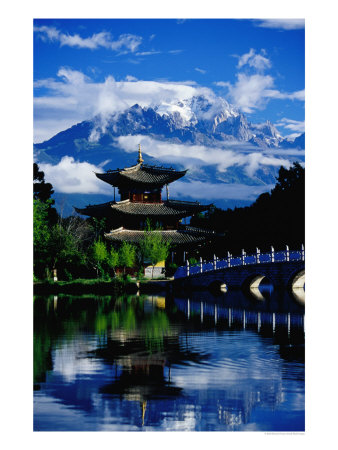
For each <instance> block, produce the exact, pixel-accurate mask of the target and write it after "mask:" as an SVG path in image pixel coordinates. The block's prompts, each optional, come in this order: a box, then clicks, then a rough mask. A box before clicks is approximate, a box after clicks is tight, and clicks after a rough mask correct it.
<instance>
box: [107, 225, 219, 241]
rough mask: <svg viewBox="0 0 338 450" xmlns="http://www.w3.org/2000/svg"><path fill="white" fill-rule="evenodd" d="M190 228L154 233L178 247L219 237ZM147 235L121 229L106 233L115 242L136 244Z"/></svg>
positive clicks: (142, 232) (137, 231) (141, 232)
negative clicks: (178, 245)
mask: <svg viewBox="0 0 338 450" xmlns="http://www.w3.org/2000/svg"><path fill="white" fill-rule="evenodd" d="M190 228H191V229H190V230H189V229H182V230H156V231H152V233H160V234H161V236H162V239H163V240H164V241H165V242H170V243H171V244H176V245H177V244H196V243H202V242H205V241H209V240H210V239H213V238H214V237H216V236H217V234H216V233H214V232H210V231H206V230H197V229H195V230H193V229H192V227H190ZM145 233H146V231H140V230H127V229H125V228H123V227H121V228H117V229H116V230H111V231H110V233H106V234H105V237H106V238H107V239H110V240H112V241H115V242H123V241H127V242H132V243H134V244H136V243H138V242H140V241H142V240H143V239H144V236H145Z"/></svg>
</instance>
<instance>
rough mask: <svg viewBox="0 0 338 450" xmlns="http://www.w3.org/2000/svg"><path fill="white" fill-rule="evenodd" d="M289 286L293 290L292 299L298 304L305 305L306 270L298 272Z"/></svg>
mask: <svg viewBox="0 0 338 450" xmlns="http://www.w3.org/2000/svg"><path fill="white" fill-rule="evenodd" d="M289 286H290V288H291V294H292V297H293V298H294V299H295V300H296V302H298V303H301V304H303V305H304V304H305V270H304V269H303V270H300V271H299V272H296V273H295V274H294V275H293V276H292V277H291V279H290V282H289Z"/></svg>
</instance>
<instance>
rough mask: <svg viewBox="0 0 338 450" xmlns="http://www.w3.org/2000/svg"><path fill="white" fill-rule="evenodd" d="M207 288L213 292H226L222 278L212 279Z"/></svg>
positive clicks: (226, 288)
mask: <svg viewBox="0 0 338 450" xmlns="http://www.w3.org/2000/svg"><path fill="white" fill-rule="evenodd" d="M208 287H209V290H210V291H211V292H213V293H215V292H218V293H219V292H227V290H228V287H227V285H226V283H225V282H224V281H223V280H214V281H213V282H212V283H210V284H209V286H208Z"/></svg>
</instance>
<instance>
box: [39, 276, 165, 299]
mask: <svg viewBox="0 0 338 450" xmlns="http://www.w3.org/2000/svg"><path fill="white" fill-rule="evenodd" d="M169 284H170V280H141V281H137V280H130V279H126V280H125V279H123V278H112V279H111V280H103V279H77V280H72V281H52V280H44V281H36V282H34V294H35V295H43V294H61V293H62V294H73V295H80V294H86V293H88V294H98V295H109V294H110V295H114V294H123V293H128V294H133V293H136V292H137V291H138V290H140V292H142V293H148V292H149V293H151V292H156V291H162V290H166V289H167V288H168V285H169Z"/></svg>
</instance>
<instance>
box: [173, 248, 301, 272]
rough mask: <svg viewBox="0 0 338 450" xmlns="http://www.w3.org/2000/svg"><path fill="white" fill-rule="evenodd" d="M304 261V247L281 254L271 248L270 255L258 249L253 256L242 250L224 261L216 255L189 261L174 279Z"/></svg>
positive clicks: (178, 269)
mask: <svg viewBox="0 0 338 450" xmlns="http://www.w3.org/2000/svg"><path fill="white" fill-rule="evenodd" d="M304 260H305V250H304V245H302V248H301V250H289V247H288V246H286V249H285V250H282V251H279V252H275V250H274V248H273V247H271V250H270V252H268V253H261V252H260V250H259V249H258V248H256V253H254V254H253V255H247V254H246V252H245V251H244V250H242V254H241V255H240V256H232V255H231V254H230V253H229V252H228V255H227V257H226V258H223V259H219V258H217V257H216V256H215V255H214V258H213V259H212V260H211V261H203V260H202V258H200V261H199V262H198V263H196V264H189V261H187V262H186V265H185V266H180V267H178V268H177V270H176V272H175V275H174V278H175V279H176V278H185V277H189V276H190V275H196V274H198V273H205V272H211V271H214V270H220V269H226V268H229V267H235V266H247V265H250V264H264V263H274V262H287V261H304Z"/></svg>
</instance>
